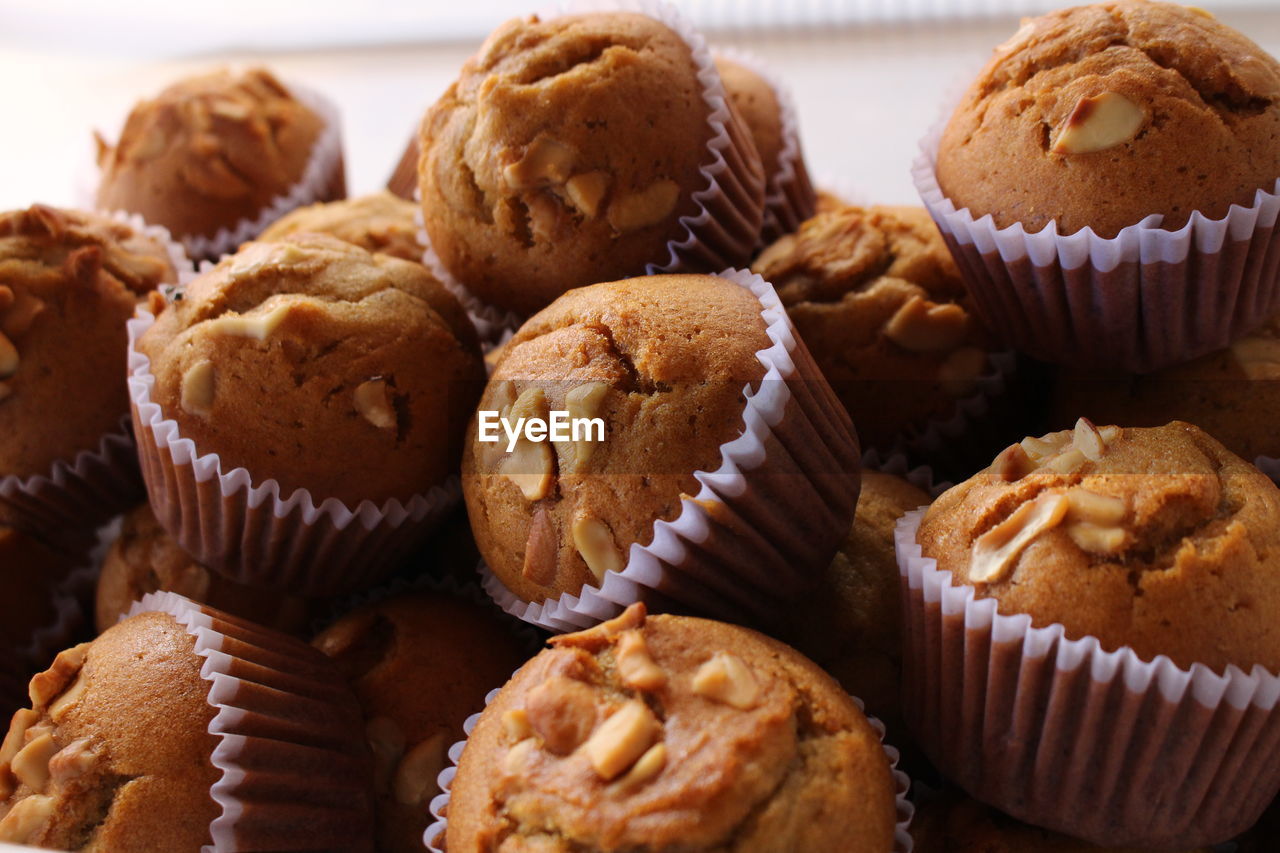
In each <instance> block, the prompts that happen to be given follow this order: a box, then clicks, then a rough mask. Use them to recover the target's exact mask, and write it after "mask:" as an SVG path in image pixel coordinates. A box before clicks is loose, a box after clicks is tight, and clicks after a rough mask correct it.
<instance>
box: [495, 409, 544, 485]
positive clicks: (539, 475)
mask: <svg viewBox="0 0 1280 853" xmlns="http://www.w3.org/2000/svg"><path fill="white" fill-rule="evenodd" d="M547 413H548V410H547V395H546V393H545V392H544V391H543V390H542V389H541V388H526V389H525V390H524V392H523V393H522V394H521V395H520V396H519V397H517V398H516V400H515V402H514V403H512V404H511V412H510V414H508V415H507V417H509V418H511V419H512V420H518V419H519V418H530V417H533V418H540V419H542V420H544V421H545V420H546V419H547ZM551 464H552V458H551V448H550V447H549V446H548V444H547V442H545V441H529V440H528V439H526V438H525V437H524V435H523V434H521V437H520V438H519V439H518V440H517V441H516V447H515V450H513V451H512V452H511V455H510V456H508V457H507V458H506V459H503V460H502V463H501V464H500V465H499V466H498V472H499V473H500V474H502V475H503V476H505V477H506V478H507V479H508V480H510V481H511V482H512V483H514V484H515V485H516V487H517V488H518V489H520V493H521V494H523V495H524V497H525V500H528V501H536V500H541V499H542V498H545V497H546V496H547V493H548V492H550V491H551V481H552V476H551V474H552V467H551Z"/></svg>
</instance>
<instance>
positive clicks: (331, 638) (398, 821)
mask: <svg viewBox="0 0 1280 853" xmlns="http://www.w3.org/2000/svg"><path fill="white" fill-rule="evenodd" d="M469 568H470V569H471V572H472V574H473V576H474V572H475V564H474V562H472V564H471V566H470V567H469ZM503 619H504V617H503V616H501V614H500V613H499V612H498V611H497V610H496V609H494V608H493V607H492V606H488V605H484V606H482V605H479V604H475V603H473V602H470V601H464V600H462V599H459V598H455V597H453V596H450V595H443V594H437V593H413V594H408V595H400V596H396V597H395V598H391V599H388V600H386V601H382V602H378V603H376V604H370V605H368V606H366V607H362V608H360V609H359V610H356V611H354V612H352V613H349V614H347V615H346V616H344V617H342V618H341V619H339V620H338V621H337V622H335V623H334V624H333V625H331V626H329V627H328V628H326V629H325V631H324V632H323V633H321V634H320V635H319V636H317V637H316V638H315V640H314V642H313V643H312V645H314V646H315V647H316V648H318V649H320V651H322V652H324V653H325V654H327V655H329V657H330V658H332V659H333V661H334V663H336V664H337V666H338V669H339V670H340V671H341V672H342V674H343V676H344V677H346V678H347V680H348V681H349V682H350V684H351V686H352V689H353V690H354V691H355V694H356V698H358V699H359V700H360V707H361V709H362V711H363V712H364V722H365V736H366V739H367V740H368V741H369V745H370V747H372V749H373V756H374V766H375V771H376V775H375V786H376V790H377V795H378V801H377V802H378V806H377V812H378V814H377V827H378V829H377V832H378V844H377V849H378V850H380V851H382V852H383V853H401V851H403V853H418V852H419V851H421V850H422V833H423V830H425V829H426V828H427V826H428V825H429V824H430V823H431V821H432V817H431V814H430V812H429V811H428V810H427V804H428V803H429V802H430V801H431V799H432V798H433V797H435V796H436V794H439V793H440V787H439V785H438V784H437V782H436V777H437V776H439V775H440V771H441V770H443V769H444V768H446V767H448V766H449V758H448V754H447V753H448V750H449V747H451V746H453V744H454V743H456V742H457V741H458V739H459V737H461V733H462V724H463V723H464V722H465V721H466V719H467V717H469V716H470V715H472V714H474V713H476V712H478V711H480V710H481V709H482V708H484V697H485V696H486V695H488V693H489V691H490V690H492V689H493V688H494V687H496V686H498V685H500V684H502V683H503V682H505V681H506V680H507V679H508V678H510V677H511V673H512V672H514V671H515V670H516V668H517V667H519V666H520V665H521V664H522V663H524V662H525V660H526V659H527V658H528V656H529V653H530V648H529V646H530V643H529V642H528V641H527V640H521V639H520V638H519V637H517V636H516V635H515V634H513V633H512V631H511V625H510V624H504V623H503V621H502V620H503ZM460 649H461V650H465V654H464V655H460V654H458V651H459V650H460ZM424 685H429V690H428V692H427V693H425V694H424ZM424 695H426V696H428V697H429V699H427V700H425V701H424Z"/></svg>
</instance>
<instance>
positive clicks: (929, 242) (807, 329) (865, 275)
mask: <svg viewBox="0 0 1280 853" xmlns="http://www.w3.org/2000/svg"><path fill="white" fill-rule="evenodd" d="M751 268H752V270H754V271H755V272H757V273H759V274H760V275H761V276H763V277H764V278H765V280H766V281H769V282H771V283H772V284H773V286H774V287H775V288H777V290H778V295H779V296H780V297H781V298H782V302H783V304H784V305H786V306H787V313H788V314H789V315H790V316H791V319H792V321H793V322H794V323H795V324H796V328H797V329H798V330H799V331H800V336H801V337H802V338H804V341H805V344H806V345H808V347H809V351H810V352H811V353H812V354H813V357H814V359H815V360H816V361H817V363H818V367H819V369H820V370H821V371H822V373H823V376H825V377H826V379H827V381H828V382H830V383H831V386H832V388H833V389H834V390H835V392H836V394H837V396H839V398H840V401H841V402H842V403H843V404H844V406H845V408H846V409H848V410H849V414H850V416H851V417H852V418H853V422H854V425H855V426H856V427H857V429H858V437H859V439H860V440H861V442H862V445H863V446H864V447H883V446H886V445H889V444H891V443H892V442H893V440H894V439H895V438H896V437H898V436H899V435H901V434H902V433H903V432H904V431H909V430H910V429H912V428H918V427H920V426H922V425H923V424H924V423H926V422H927V421H929V420H932V419H934V418H939V417H945V416H947V415H949V414H950V413H951V412H952V411H953V410H954V407H955V401H956V400H957V398H959V397H962V396H964V395H967V394H970V393H972V392H973V390H974V388H975V380H976V379H977V377H978V375H980V374H981V373H983V372H985V371H986V369H987V364H986V346H987V344H986V335H985V333H984V332H983V331H982V329H981V327H980V326H979V322H978V320H977V318H976V317H974V316H972V315H971V314H970V313H969V307H968V305H969V303H968V299H967V296H966V294H965V290H964V285H963V284H962V283H961V280H960V275H959V272H958V271H957V269H956V266H955V262H954V261H953V260H952V259H951V254H950V252H948V251H947V247H946V244H945V243H944V242H943V240H942V235H941V234H939V233H938V229H937V227H936V226H934V224H933V221H932V220H931V219H930V218H929V215H928V213H927V212H926V211H925V210H924V209H923V208H917V207H869V208H863V207H855V206H840V207H833V208H831V209H829V210H827V211H825V212H822V213H819V214H818V215H817V216H814V217H813V218H811V219H809V220H806V221H805V222H804V224H802V225H801V226H800V230H798V231H797V232H795V233H794V234H788V235H786V236H784V237H782V238H780V239H779V240H777V241H776V242H774V244H773V245H771V246H769V247H768V248H767V249H765V250H764V251H763V252H762V253H761V254H760V257H758V258H757V259H756V262H755V263H754V264H753V265H752V267H751ZM908 388H909V389H910V390H909V391H907V390H904V389H908Z"/></svg>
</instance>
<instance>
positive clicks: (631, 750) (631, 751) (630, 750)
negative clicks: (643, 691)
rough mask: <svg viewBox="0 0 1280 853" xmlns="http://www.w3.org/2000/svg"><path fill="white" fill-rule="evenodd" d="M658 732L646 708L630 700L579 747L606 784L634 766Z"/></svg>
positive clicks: (656, 720) (651, 714)
mask: <svg viewBox="0 0 1280 853" xmlns="http://www.w3.org/2000/svg"><path fill="white" fill-rule="evenodd" d="M660 732H661V724H660V723H659V722H658V718H657V717H655V716H654V715H653V711H651V710H649V706H648V705H646V704H645V703H643V702H641V701H640V700H639V699H631V700H628V701H627V702H625V703H623V705H622V707H620V708H619V709H618V710H617V711H615V712H614V713H613V715H612V716H610V717H609V718H608V719H606V720H605V721H604V722H603V723H601V724H600V727H599V728H597V729H596V730H595V732H594V733H593V734H592V735H591V737H590V738H589V739H588V740H587V742H586V743H585V744H584V745H583V747H582V748H583V749H584V750H586V753H587V758H588V759H590V761H591V766H592V767H594V768H595V771H596V773H598V774H599V775H600V777H601V778H602V779H604V780H605V781H609V780H611V779H616V778H617V777H618V776H620V775H621V774H622V773H623V772H625V771H626V770H627V769H628V768H629V767H631V765H633V764H635V763H636V761H637V760H638V759H639V758H640V757H641V756H642V755H644V754H645V753H646V752H647V751H648V750H649V747H651V746H652V745H653V743H654V741H656V740H657V739H658V735H659V734H660Z"/></svg>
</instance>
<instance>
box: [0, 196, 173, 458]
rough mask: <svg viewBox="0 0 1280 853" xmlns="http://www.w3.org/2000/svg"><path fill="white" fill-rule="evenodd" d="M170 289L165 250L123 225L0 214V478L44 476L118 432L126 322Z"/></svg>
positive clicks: (48, 214)
mask: <svg viewBox="0 0 1280 853" xmlns="http://www.w3.org/2000/svg"><path fill="white" fill-rule="evenodd" d="M177 280H178V273H177V271H176V270H175V269H174V268H173V265H172V262H171V261H170V258H169V254H168V250H167V248H166V247H165V246H164V245H162V244H160V243H159V242H157V241H156V240H153V239H152V238H150V237H148V236H145V235H143V234H139V233H138V232H137V231H135V230H134V229H133V228H132V227H130V226H129V225H125V224H123V223H120V222H116V221H115V220H112V219H108V218H105V217H101V216H97V215H94V214H90V213H81V212H79V211H74V210H58V209H55V208H52V207H46V206H44V205H35V206H33V207H31V208H28V209H27V210H15V211H10V212H8V213H3V214H0V435H3V436H4V440H3V441H0V476H4V475H6V474H16V475H18V476H20V477H27V476H30V475H32V474H48V473H49V470H50V466H51V465H53V463H54V462H55V461H57V460H59V459H65V460H70V459H72V458H73V457H74V456H75V454H76V453H77V452H79V451H81V450H90V449H96V448H97V446H98V442H99V440H100V439H101V438H102V436H103V435H105V434H107V433H110V432H115V431H116V430H118V429H119V427H120V421H121V419H122V418H124V417H125V416H126V415H127V414H128V412H129V397H128V394H127V392H126V389H125V372H124V370H123V369H122V365H123V364H124V354H125V350H126V348H127V346H128V336H127V334H126V332H125V322H126V321H127V320H128V319H129V318H130V317H132V316H133V311H134V307H135V306H136V305H137V303H138V300H139V299H140V298H141V297H143V296H145V295H146V294H147V293H149V292H150V291H153V290H154V289H155V288H156V287H158V286H159V285H160V284H162V283H170V284H172V283H176V282H177ZM69 342H72V343H73V344H74V345H69Z"/></svg>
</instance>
